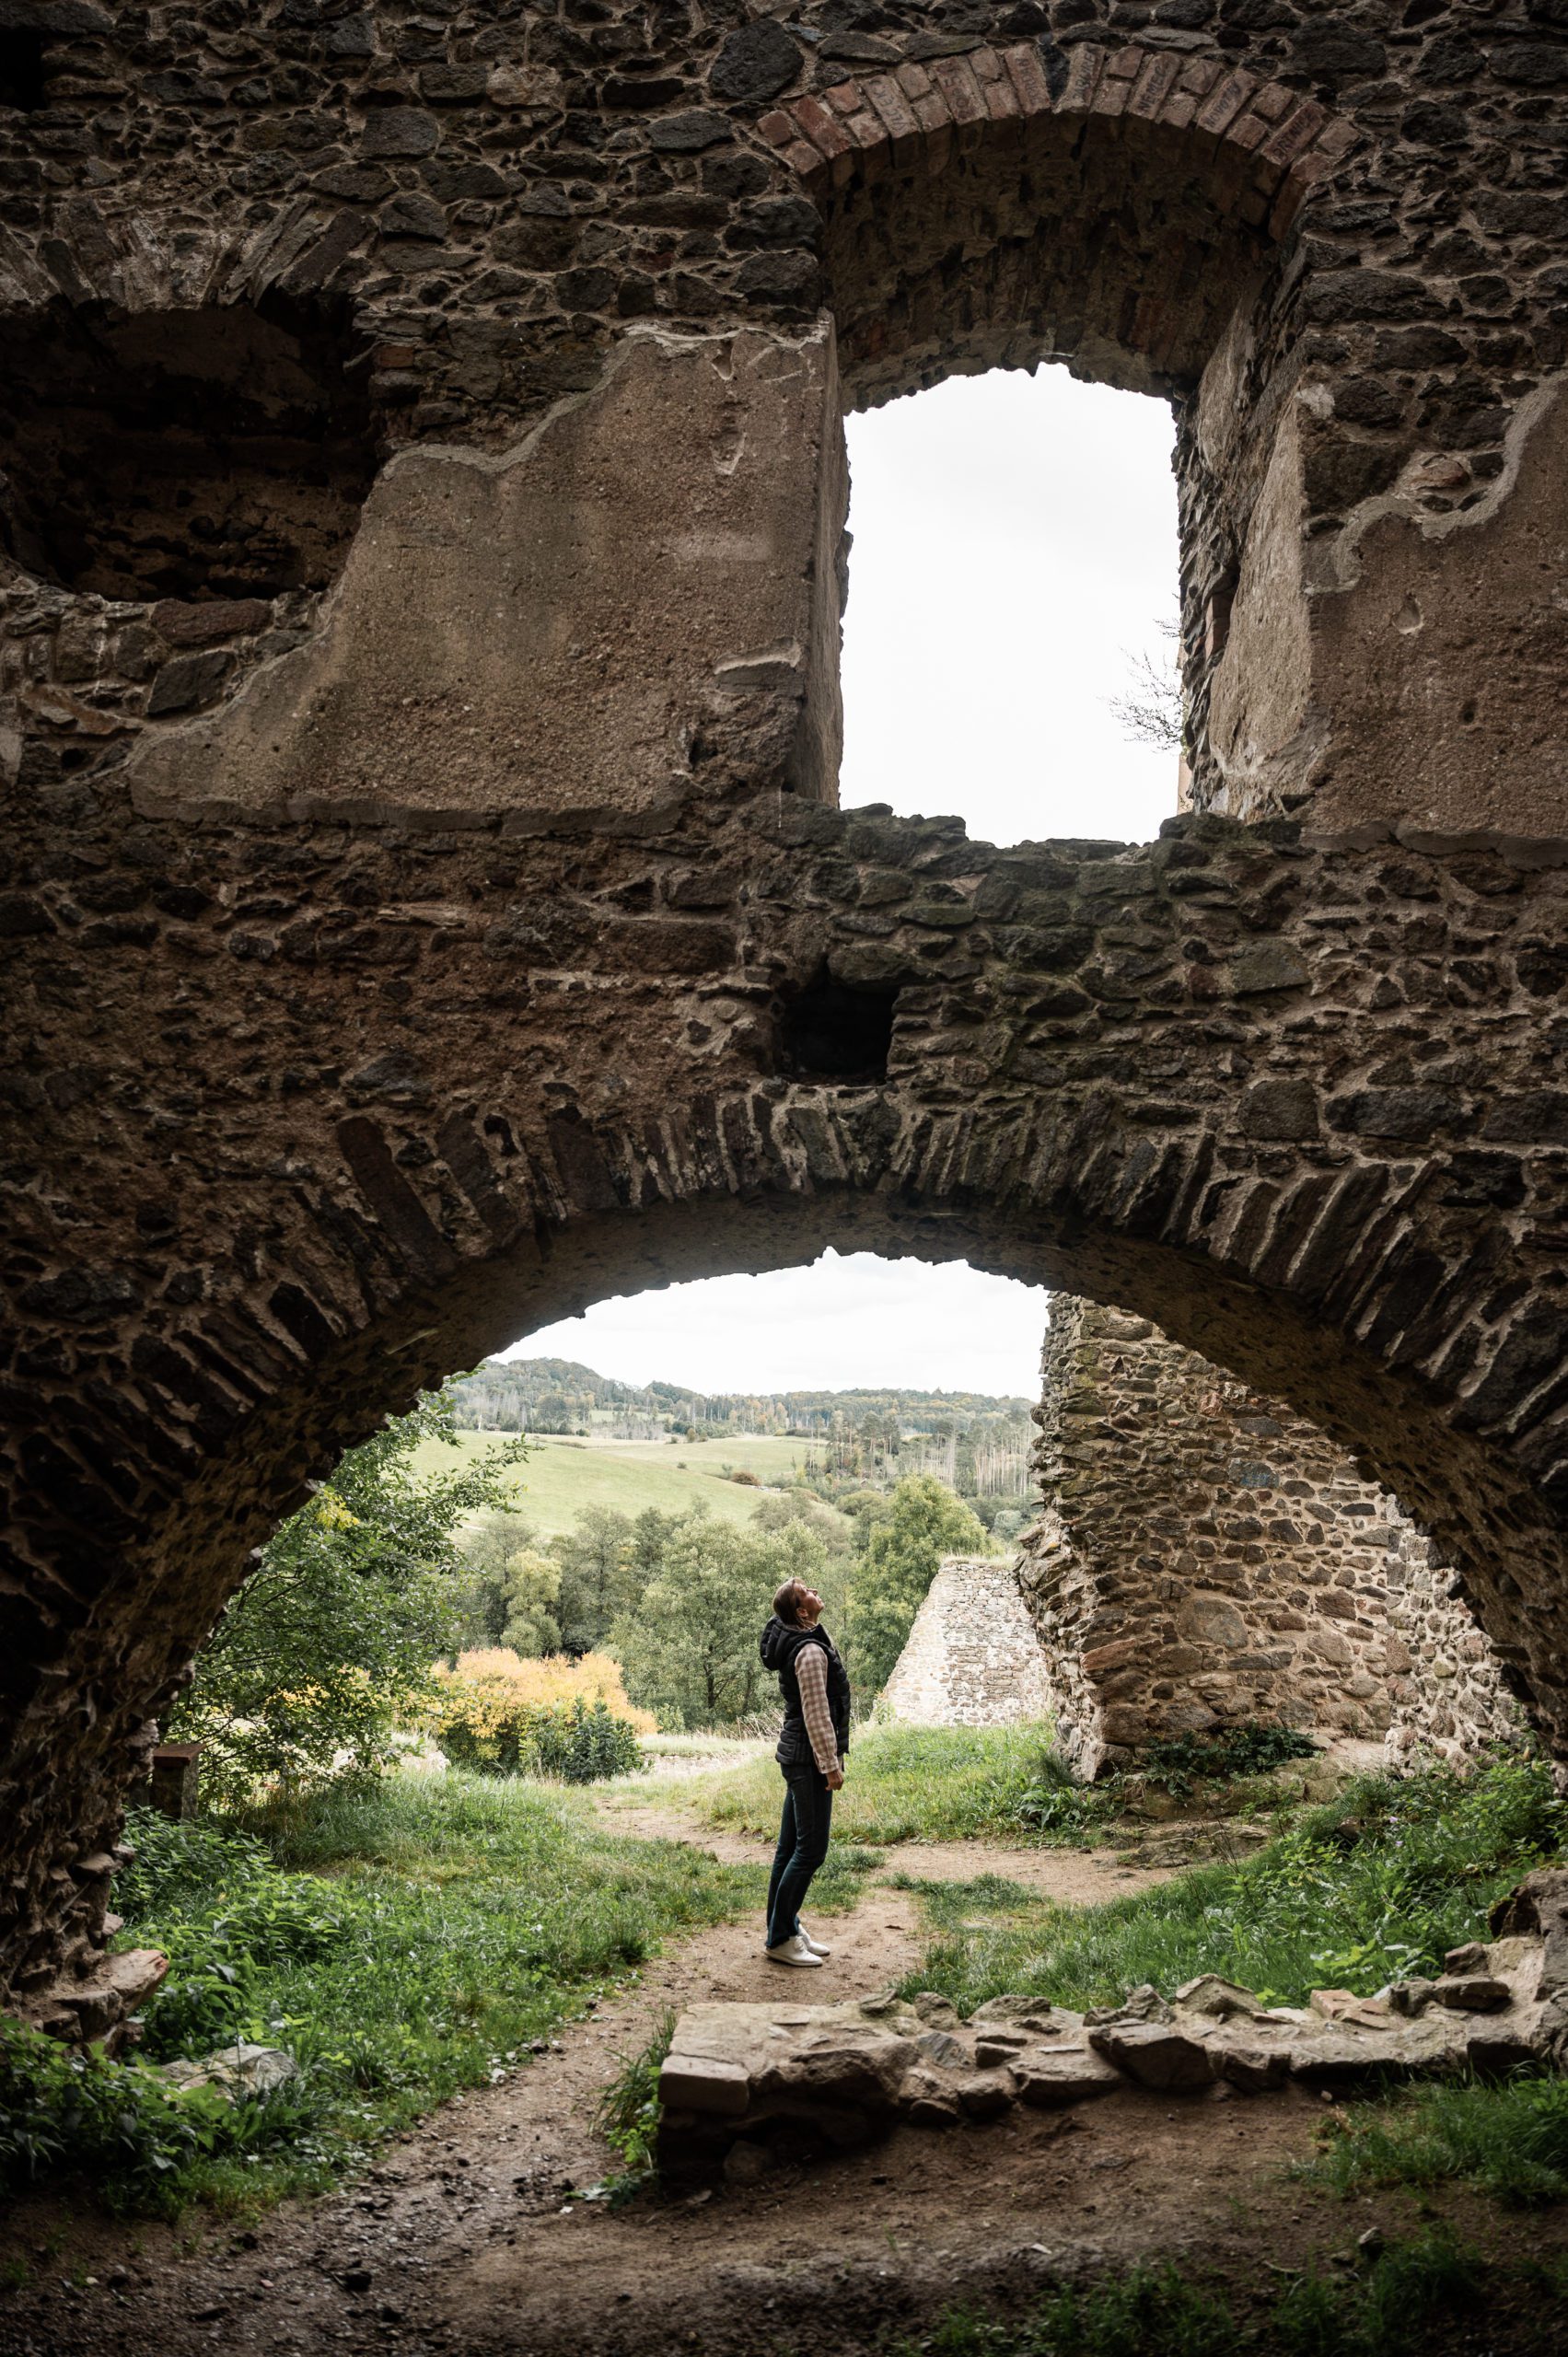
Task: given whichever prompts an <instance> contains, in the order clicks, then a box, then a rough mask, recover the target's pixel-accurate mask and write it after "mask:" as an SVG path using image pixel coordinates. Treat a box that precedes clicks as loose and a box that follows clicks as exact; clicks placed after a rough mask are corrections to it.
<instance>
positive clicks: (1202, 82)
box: [758, 41, 1362, 401]
mask: <svg viewBox="0 0 1568 2357" xmlns="http://www.w3.org/2000/svg"><path fill="white" fill-rule="evenodd" d="M758 129H759V132H760V134H761V136H762V137H763V138H764V139H766V140H767V141H768V142H769V143H770V144H771V145H773V146H774V147H775V148H776V149H777V150H778V151H779V153H780V154H781V156H782V157H783V159H784V162H785V163H786V164H788V166H789V167H790V168H791V169H792V171H793V172H794V173H795V174H796V177H797V179H798V180H799V181H800V183H801V185H802V187H803V188H804V189H805V190H806V191H807V192H808V193H809V194H810V195H811V196H812V197H813V198H814V199H815V201H816V202H817V203H818V204H819V206H820V208H821V210H822V213H823V216H824V223H825V255H826V264H827V274H828V286H829V295H830V301H831V302H832V304H833V307H834V308H835V311H836V312H837V314H838V319H839V327H840V336H841V343H842V362H843V366H844V372H845V380H846V385H847V387H848V389H849V391H850V395H851V398H852V400H854V401H863V400H872V401H876V400H883V399H886V398H888V397H889V394H891V393H894V392H899V391H907V390H909V389H912V386H913V385H915V384H918V383H929V382H930V381H932V380H933V377H934V375H935V374H940V373H946V372H947V371H950V370H951V368H952V367H953V366H955V365H966V366H993V365H996V364H997V363H999V362H1000V363H1003V364H1005V365H1014V366H1016V365H1029V366H1032V365H1033V363H1034V362H1035V360H1037V359H1038V358H1040V357H1041V356H1046V357H1051V358H1069V359H1073V360H1074V361H1075V362H1077V363H1079V364H1080V365H1081V366H1083V367H1084V369H1085V371H1086V373H1090V374H1094V375H1098V376H1109V377H1112V378H1113V379H1116V380H1118V381H1122V382H1128V383H1132V384H1134V385H1137V386H1139V387H1140V388H1144V389H1152V390H1158V391H1170V390H1179V389H1190V388H1191V386H1192V385H1194V384H1195V383H1196V380H1197V378H1198V376H1199V375H1200V373H1201V372H1202V367H1203V366H1204V365H1205V363H1206V362H1207V360H1208V359H1209V357H1210V355H1211V354H1212V352H1213V350H1214V346H1215V344H1216V343H1217V342H1218V340H1219V338H1220V336H1221V335H1222V333H1223V332H1224V331H1225V326H1226V322H1227V320H1228V318H1229V316H1230V313H1231V312H1232V311H1233V310H1234V309H1235V308H1236V307H1237V303H1238V302H1240V301H1241V300H1242V299H1243V297H1244V296H1245V295H1246V294H1247V293H1248V292H1249V289H1252V288H1253V287H1254V285H1255V282H1256V281H1257V280H1258V279H1259V278H1260V276H1261V274H1262V273H1263V271H1264V270H1265V268H1266V266H1267V262H1268V259H1269V256H1270V252H1271V250H1272V247H1273V246H1275V245H1277V244H1278V243H1279V241H1280V240H1282V239H1283V238H1284V237H1285V236H1286V234H1287V232H1288V231H1289V230H1290V228H1291V227H1292V226H1293V225H1294V223H1295V218H1296V215H1297V214H1298V213H1299V212H1300V209H1301V207H1302V205H1303V203H1305V202H1306V200H1307V197H1308V195H1310V194H1311V192H1313V190H1314V189H1315V188H1316V187H1317V186H1318V184H1319V183H1320V182H1322V181H1323V180H1326V178H1327V177H1328V175H1329V174H1330V173H1331V172H1332V171H1333V170H1334V169H1335V168H1336V167H1337V166H1338V165H1339V164H1340V163H1342V161H1343V160H1344V158H1345V157H1347V156H1349V155H1350V154H1351V153H1352V152H1353V150H1354V149H1355V148H1356V147H1358V146H1359V145H1361V144H1362V134H1360V133H1359V132H1358V131H1357V130H1356V128H1355V126H1354V125H1353V124H1352V123H1350V122H1346V121H1345V120H1343V119H1342V118H1341V117H1338V116H1336V115H1334V114H1333V113H1331V112H1330V110H1329V109H1327V108H1325V107H1324V106H1322V105H1320V104H1319V103H1318V100H1317V99H1313V98H1309V97H1307V96H1306V95H1305V94H1304V93H1303V92H1301V91H1300V90H1298V89H1291V88H1289V87H1286V86H1285V85H1284V84H1283V83H1280V82H1275V81H1270V80H1266V79H1262V78H1260V76H1258V75H1255V74H1250V73H1248V72H1247V71H1245V70H1244V69H1243V68H1240V67H1238V66H1235V65H1231V66H1227V65H1226V64H1225V62H1224V61H1223V60H1222V59H1219V58H1216V57H1213V56H1203V55H1197V56H1190V55H1185V54H1182V53H1180V52H1171V51H1169V50H1165V49H1157V48H1153V47H1146V46H1144V45H1141V44H1138V43H1130V44H1128V45H1127V46H1125V47H1123V48H1121V49H1111V48H1102V47H1099V46H1098V45H1094V44H1089V43H1085V44H1083V45H1081V46H1079V47H1077V48H1075V49H1074V50H1073V51H1072V52H1069V53H1068V54H1066V55H1063V53H1062V52H1050V53H1049V56H1047V55H1046V54H1042V51H1041V48H1040V45H1039V44H1037V43H1035V42H1031V41H1025V42H1019V43H1016V44H1015V45H1014V46H1012V47H1010V48H1005V49H996V48H989V47H981V48H977V49H975V50H972V51H971V52H969V53H968V54H967V55H962V56H955V57H938V58H935V59H933V60H931V61H930V62H929V63H927V64H917V63H911V64H904V65H901V66H900V67H898V68H897V69H896V70H895V71H889V72H888V73H885V74H874V75H865V76H862V77H860V78H852V79H847V80H845V81H843V82H841V83H838V84H836V85H834V86H833V87H830V88H828V89H826V90H823V91H821V92H820V93H813V94H810V95H807V96H803V97H801V98H798V99H793V100H791V101H789V102H788V103H786V104H785V105H784V106H782V107H778V108H775V109H774V110H772V112H771V113H769V114H766V115H764V116H763V117H762V119H761V122H760V123H759V125H758ZM889 182H896V183H897V184H898V185H897V188H896V189H890V188H889V186H888V185H887V184H888V183H889ZM922 215H929V216H930V217H931V219H932V220H933V221H934V223H935V231H934V233H932V234H928V235H927V236H926V238H925V245H926V248H927V249H928V250H925V251H922V250H921V216H922ZM1128 220H1132V222H1133V224H1134V226H1133V227H1132V229H1131V231H1127V230H1126V229H1125V223H1126V222H1127V221H1128ZM879 233H880V234H881V235H882V236H883V237H884V238H885V240H886V244H887V247H888V249H889V250H888V251H886V252H882V253H879V252H878V251H877V243H878V236H879ZM1129 237H1130V238H1131V239H1132V243H1133V245H1134V246H1135V248H1136V249H1137V250H1135V251H1131V252H1127V253H1125V254H1123V256H1122V257H1121V263H1122V267H1121V272H1120V274H1119V275H1118V276H1116V277H1115V278H1114V281H1113V283H1111V284H1105V283H1102V282H1103V278H1104V273H1103V271H1102V267H1101V259H1100V250H1101V249H1102V248H1103V247H1104V246H1105V245H1106V244H1107V242H1108V239H1109V242H1110V243H1111V244H1112V245H1114V244H1116V243H1118V242H1121V243H1122V244H1123V245H1125V244H1126V243H1127V240H1128V238H1129ZM960 255H961V257H962V260H961V266H958V265H957V263H956V258H957V257H958V256H960ZM937 316H940V318H941V334H940V343H941V347H942V349H941V357H940V361H939V363H938V364H937V365H936V366H935V369H934V367H933V364H932V356H931V354H930V352H929V350H928V347H929V345H930V343H931V341H932V338H931V327H932V323H933V320H934V319H935V317H937ZM955 325H957V326H958V328H959V330H960V332H959V333H958V335H955V332H954V329H955ZM966 341H967V343H968V344H969V346H970V350H969V353H968V354H967V356H966V357H965V358H964V359H963V360H962V361H961V362H959V360H958V354H960V353H961V352H963V351H964V347H965V343H966ZM905 345H910V346H912V347H913V349H912V352H905V351H904V350H902V349H900V347H901V346H905Z"/></svg>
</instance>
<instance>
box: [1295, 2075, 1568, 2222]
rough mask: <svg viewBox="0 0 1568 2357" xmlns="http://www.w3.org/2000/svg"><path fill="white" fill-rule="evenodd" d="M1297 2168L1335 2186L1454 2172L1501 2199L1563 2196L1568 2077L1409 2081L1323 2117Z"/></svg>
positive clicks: (1412, 2180)
mask: <svg viewBox="0 0 1568 2357" xmlns="http://www.w3.org/2000/svg"><path fill="white" fill-rule="evenodd" d="M1328 2133H1329V2136H1330V2142H1329V2143H1328V2145H1327V2146H1326V2148H1325V2150H1324V2151H1323V2152H1322V2154H1320V2155H1319V2156H1318V2158H1316V2159H1315V2160H1313V2161H1312V2162H1310V2163H1309V2164H1308V2165H1307V2169H1306V2172H1305V2174H1307V2176H1308V2177H1312V2178H1313V2179H1314V2180H1316V2182H1318V2184H1322V2185H1329V2186H1332V2187H1333V2188H1334V2189H1335V2190H1336V2191H1337V2192H1340V2193H1361V2192H1365V2190H1366V2189H1368V2188H1369V2187H1371V2186H1386V2185H1414V2186H1428V2185H1440V2184H1443V2183H1444V2182H1445V2181H1446V2180H1448V2179H1453V2178H1462V2179H1464V2180H1465V2181H1466V2182H1467V2183H1468V2184H1470V2185H1473V2186H1476V2187H1478V2188H1479V2189H1480V2190H1481V2192H1482V2193H1487V2194H1490V2195H1491V2196H1492V2198H1493V2200H1494V2201H1501V2202H1502V2203H1504V2206H1505V2207H1506V2208H1508V2209H1512V2210H1523V2209H1527V2208H1530V2207H1532V2206H1534V2205H1535V2204H1537V2203H1540V2202H1549V2201H1561V2200H1563V2199H1564V2197H1565V2196H1568V2079H1561V2078H1555V2077H1552V2078H1544V2077H1524V2076H1522V2077H1519V2078H1516V2079H1511V2080H1509V2081H1508V2082H1506V2084H1504V2085H1502V2086H1478V2085H1474V2084H1462V2085H1452V2084H1445V2083H1443V2082H1441V2081H1439V2082H1438V2083H1437V2084H1435V2085H1434V2086H1426V2087H1413V2088H1410V2089H1408V2090H1403V2091H1401V2092H1400V2094H1399V2095H1397V2096H1388V2097H1386V2098H1385V2099H1384V2100H1382V2101H1380V2102H1377V2103H1365V2104H1358V2105H1356V2106H1355V2107H1353V2109H1351V2110H1350V2111H1348V2112H1342V2113H1340V2114H1339V2115H1337V2116H1336V2118H1335V2119H1334V2120H1333V2121H1331V2122H1330V2123H1329V2124H1328Z"/></svg>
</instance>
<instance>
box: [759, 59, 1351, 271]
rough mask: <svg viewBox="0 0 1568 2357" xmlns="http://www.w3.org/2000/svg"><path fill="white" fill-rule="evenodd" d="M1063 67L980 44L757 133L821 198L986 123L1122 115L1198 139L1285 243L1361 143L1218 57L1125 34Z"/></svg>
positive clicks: (777, 112)
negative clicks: (1317, 191) (1318, 190)
mask: <svg viewBox="0 0 1568 2357" xmlns="http://www.w3.org/2000/svg"><path fill="white" fill-rule="evenodd" d="M1057 62H1058V64H1059V67H1060V70H1059V72H1058V74H1057V75H1056V76H1055V78H1054V81H1053V79H1052V76H1051V74H1050V72H1049V71H1048V68H1047V65H1046V64H1045V61H1044V59H1043V58H1042V56H1041V53H1040V48H1039V46H1038V44H1037V43H1035V42H1033V41H1020V42H1017V43H1016V44H1015V45H1014V46H1013V47H1012V48H1010V49H1000V50H999V49H990V48H984V47H981V48H977V49H973V50H971V51H970V52H968V53H967V54H966V55H962V56H958V57H938V58H934V59H933V60H932V61H931V63H930V64H928V65H927V64H907V65H901V66H900V67H899V68H898V69H897V71H896V73H889V74H877V75H867V76H865V77H864V78H862V79H859V80H856V79H854V78H851V79H848V80H845V81H842V82H838V83H835V84H834V85H833V86H832V87H831V88H830V89H827V90H825V91H824V92H823V93H822V95H821V97H820V98H817V97H806V98H800V99H793V100H791V101H790V103H789V104H788V105H787V106H784V107H779V108H775V109H774V110H773V111H772V113H771V114H767V115H764V116H763V117H762V119H761V122H760V123H759V124H758V126H757V127H758V130H759V131H760V132H761V135H762V137H763V138H764V139H766V140H767V141H768V142H769V144H770V145H772V146H774V147H777V148H778V149H779V150H780V151H781V153H782V154H783V156H784V161H785V162H786V163H787V164H788V165H789V166H790V168H791V169H792V170H793V171H794V172H795V173H796V175H797V176H798V178H799V179H800V180H801V181H802V182H803V184H804V185H805V186H806V187H807V188H808V189H810V190H812V191H813V192H814V193H818V194H822V193H826V192H829V191H833V192H837V191H839V190H842V189H844V188H848V187H850V186H852V185H853V184H854V182H856V181H857V180H858V181H860V182H862V183H864V184H865V185H866V186H870V185H873V184H874V183H875V182H876V181H877V180H880V179H882V178H883V177H884V175H885V174H886V173H887V172H888V171H889V168H894V169H903V168H906V167H913V168H917V169H920V170H923V171H925V172H939V171H942V170H943V169H945V168H946V167H947V164H948V163H949V162H950V161H951V160H952V158H953V157H955V156H957V155H963V154H967V153H970V152H972V151H973V149H974V148H975V147H976V146H977V145H979V144H980V141H981V138H982V137H984V136H986V135H987V133H986V127H987V126H988V125H991V124H996V125H1000V126H1001V127H1002V129H1003V131H1004V132H1005V133H1006V132H1011V133H1012V134H1014V135H1015V136H1016V137H1022V136H1023V135H1024V134H1027V133H1028V130H1029V129H1030V127H1031V126H1032V125H1034V124H1035V123H1037V122H1040V121H1042V120H1043V119H1045V118H1046V117H1051V118H1053V119H1054V120H1056V121H1058V122H1069V121H1071V120H1072V119H1074V118H1075V117H1076V118H1081V119H1086V118H1089V117H1098V118H1100V119H1101V120H1102V121H1103V122H1118V121H1120V120H1122V119H1123V118H1124V119H1125V121H1126V122H1127V124H1128V126H1129V127H1131V126H1132V125H1143V126H1144V127H1146V128H1148V129H1155V128H1156V127H1157V128H1159V129H1163V130H1167V131H1174V132H1188V133H1191V134H1192V139H1193V152H1194V156H1195V157H1202V158H1203V160H1204V161H1206V162H1214V163H1217V164H1218V165H1219V166H1220V167H1221V168H1220V170H1219V171H1217V172H1216V173H1215V175H1214V180H1215V194H1216V200H1217V202H1218V203H1220V204H1221V205H1222V206H1223V207H1225V209H1227V210H1232V211H1234V212H1236V213H1237V215H1239V217H1240V218H1241V219H1242V220H1243V221H1244V222H1246V223H1247V225H1248V226H1249V227H1251V228H1262V227H1264V226H1267V228H1268V229H1269V231H1270V234H1271V235H1272V236H1273V237H1276V238H1277V237H1282V236H1283V234H1284V232H1285V230H1286V229H1288V228H1289V226H1291V223H1292V222H1293V221H1294V220H1295V216H1296V214H1297V213H1298V212H1299V211H1300V209H1301V206H1302V204H1303V203H1304V201H1305V200H1306V197H1307V193H1308V192H1309V191H1310V190H1311V189H1312V187H1313V186H1314V185H1315V183H1316V182H1317V181H1318V180H1322V179H1323V178H1324V177H1325V175H1326V174H1327V173H1329V172H1330V171H1331V170H1332V169H1333V168H1334V166H1335V165H1336V164H1337V163H1339V162H1340V161H1341V159H1342V157H1345V156H1346V155H1348V154H1349V152H1350V150H1351V149H1352V148H1353V146H1354V145H1356V143H1357V140H1358V137H1359V134H1358V133H1357V132H1356V130H1355V127H1354V125H1353V124H1352V123H1349V122H1345V121H1344V120H1343V119H1342V117H1337V116H1335V115H1334V114H1332V113H1331V112H1330V110H1329V109H1328V108H1327V107H1323V106H1320V105H1319V104H1318V101H1317V99H1311V98H1307V97H1306V96H1305V95H1304V94H1303V93H1302V92H1301V91H1300V90H1293V89H1290V88H1288V87H1286V86H1285V84H1284V83H1283V82H1273V81H1267V80H1260V78H1259V76H1258V75H1255V74H1249V73H1247V72H1246V71H1245V70H1244V69H1242V68H1241V67H1239V66H1233V67H1231V68H1229V69H1228V70H1227V69H1226V67H1225V64H1224V63H1223V62H1222V61H1221V60H1220V59H1219V58H1216V57H1204V56H1197V57H1189V56H1183V55H1181V54H1180V53H1179V52H1173V51H1170V50H1167V49H1149V48H1145V47H1144V46H1143V45H1142V44H1141V43H1139V42H1137V41H1130V42H1129V43H1128V44H1127V45H1126V47H1124V48H1121V49H1102V48H1099V47H1096V46H1090V45H1088V44H1086V45H1084V46H1082V47H1080V48H1078V49H1075V50H1074V51H1073V52H1072V55H1071V61H1070V62H1068V63H1062V62H1061V61H1060V60H1058V61H1057ZM1227 167H1228V169H1227Z"/></svg>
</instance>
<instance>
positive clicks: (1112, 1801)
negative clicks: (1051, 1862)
mask: <svg viewBox="0 0 1568 2357" xmlns="http://www.w3.org/2000/svg"><path fill="white" fill-rule="evenodd" d="M1120 1805H1121V1787H1120V1785H1119V1784H1118V1783H1117V1782H1115V1781H1114V1780H1113V1781H1112V1782H1109V1783H1104V1784H1081V1783H1080V1782H1078V1780H1077V1778H1076V1777H1075V1776H1074V1773H1073V1771H1072V1770H1071V1768H1069V1767H1068V1765H1067V1762H1066V1761H1065V1760H1064V1759H1063V1757H1062V1755H1061V1753H1060V1752H1058V1751H1052V1750H1045V1751H1042V1752H1041V1753H1040V1758H1039V1759H1038V1760H1037V1761H1036V1763H1035V1782H1033V1783H1032V1784H1030V1785H1029V1787H1028V1790H1027V1791H1026V1792H1024V1793H1022V1794H1020V1795H1019V1797H1018V1799H1017V1801H1016V1805H1015V1811H1014V1813H1015V1815H1016V1818H1017V1821H1018V1823H1019V1824H1020V1825H1022V1826H1025V1827H1027V1828H1028V1830H1029V1831H1030V1832H1032V1833H1041V1834H1066V1835H1073V1834H1079V1835H1082V1834H1087V1833H1090V1832H1092V1831H1093V1830H1094V1829H1096V1828H1097V1827H1098V1826H1101V1825H1103V1824H1104V1823H1105V1821H1106V1819H1107V1818H1108V1817H1114V1816H1115V1814H1116V1812H1117V1809H1118V1808H1119V1807H1120Z"/></svg>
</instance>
